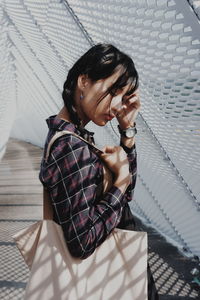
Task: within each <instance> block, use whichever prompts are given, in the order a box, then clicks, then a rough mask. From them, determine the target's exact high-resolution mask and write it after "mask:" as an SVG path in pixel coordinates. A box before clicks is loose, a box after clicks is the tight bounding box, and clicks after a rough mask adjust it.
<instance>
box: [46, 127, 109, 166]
mask: <svg viewBox="0 0 200 300" xmlns="http://www.w3.org/2000/svg"><path fill="white" fill-rule="evenodd" d="M66 134H71V135H73V136H76V137H77V138H79V139H80V140H82V141H84V142H85V143H86V144H88V145H90V146H92V147H93V148H94V149H95V151H96V152H97V153H99V154H101V153H103V151H102V150H101V149H99V148H98V147H96V146H95V145H94V144H92V143H90V142H88V141H87V140H86V139H84V138H82V137H81V136H80V135H78V134H76V133H75V132H72V131H69V130H62V131H57V132H56V133H55V134H54V136H53V137H52V138H51V140H50V142H49V144H48V147H47V151H46V155H45V158H44V159H45V161H46V162H47V160H48V158H49V154H50V151H51V147H52V145H53V143H54V142H55V141H56V140H57V139H58V138H59V137H61V136H63V135H66Z"/></svg>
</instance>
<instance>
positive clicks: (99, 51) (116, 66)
mask: <svg viewBox="0 0 200 300" xmlns="http://www.w3.org/2000/svg"><path fill="white" fill-rule="evenodd" d="M118 70H119V74H120V75H119V77H118V79H117V80H116V82H115V83H114V84H113V85H112V86H111V87H110V88H109V91H107V94H108V93H110V92H113V94H114V93H115V92H116V91H117V90H118V89H120V88H122V87H124V86H125V85H127V84H131V88H130V90H129V92H128V94H132V93H133V92H134V91H135V90H136V89H137V87H138V73H137V71H136V69H135V66H134V63H133V61H132V59H131V58H130V57H129V56H128V55H126V54H124V53H123V52H121V51H120V50H118V49H117V48H116V47H114V46H113V45H110V44H97V45H95V46H93V47H92V48H90V49H89V50H88V51H87V52H86V53H85V54H84V55H83V56H81V57H80V58H79V59H78V60H77V62H76V63H75V64H74V65H73V67H72V68H71V69H70V70H69V73H68V76H67V79H66V81H65V83H64V86H63V93H62V97H63V100H64V104H65V106H66V108H67V109H68V111H69V114H70V117H71V120H72V122H73V123H74V124H76V125H80V120H79V118H78V115H77V112H76V108H75V106H74V92H75V88H76V84H77V80H78V77H79V75H82V74H85V75H87V76H88V78H89V79H90V80H92V81H94V82H95V81H97V80H99V79H105V78H107V77H110V76H111V75H112V74H114V73H115V72H116V71H118ZM105 96H106V95H104V96H103V97H105ZM103 97H102V98H103Z"/></svg>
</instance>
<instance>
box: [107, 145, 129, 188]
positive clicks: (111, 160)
mask: <svg viewBox="0 0 200 300" xmlns="http://www.w3.org/2000/svg"><path fill="white" fill-rule="evenodd" d="M103 151H104V153H103V154H101V159H102V160H103V161H104V162H105V164H106V165H107V167H108V168H109V169H110V170H111V171H112V173H114V175H115V180H114V183H113V185H115V186H117V187H118V188H119V189H120V190H121V191H122V192H125V190H126V188H127V187H128V185H129V184H130V183H131V175H130V172H129V162H128V159H127V154H126V152H125V151H124V150H123V148H122V147H120V146H106V147H104V149H103Z"/></svg>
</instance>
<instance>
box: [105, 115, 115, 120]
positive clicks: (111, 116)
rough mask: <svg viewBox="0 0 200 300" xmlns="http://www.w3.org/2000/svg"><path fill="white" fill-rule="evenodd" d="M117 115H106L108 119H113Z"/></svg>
mask: <svg viewBox="0 0 200 300" xmlns="http://www.w3.org/2000/svg"><path fill="white" fill-rule="evenodd" d="M114 117H115V116H114V115H109V114H107V115H106V120H108V121H111V120H112V119H113V118H114Z"/></svg>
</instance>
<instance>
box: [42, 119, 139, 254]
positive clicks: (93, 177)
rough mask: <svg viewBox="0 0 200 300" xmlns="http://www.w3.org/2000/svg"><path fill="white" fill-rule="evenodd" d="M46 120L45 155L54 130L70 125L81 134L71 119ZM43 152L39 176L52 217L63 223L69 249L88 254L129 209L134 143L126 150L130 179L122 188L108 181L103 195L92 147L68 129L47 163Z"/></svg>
mask: <svg viewBox="0 0 200 300" xmlns="http://www.w3.org/2000/svg"><path fill="white" fill-rule="evenodd" d="M47 124H48V127H49V133H48V136H47V140H46V143H45V148H44V157H45V154H46V150H47V146H48V143H49V141H50V139H51V138H52V136H53V135H54V134H55V132H56V131H62V130H69V131H72V132H75V133H76V134H78V135H81V133H80V131H79V130H78V129H77V128H76V127H75V126H74V125H73V124H72V123H69V122H66V121H63V120H60V119H58V118H55V116H52V117H50V118H49V119H47ZM85 132H86V133H89V132H88V131H87V130H85ZM82 134H83V133H82ZM125 150H127V149H125ZM44 157H43V159H42V162H41V169H40V174H39V178H40V180H41V182H42V184H43V185H44V186H45V187H46V188H47V189H48V192H49V195H50V198H51V200H52V204H53V211H54V221H55V222H57V223H58V224H60V225H61V226H62V229H63V233H64V237H65V239H66V242H67V245H68V249H69V251H70V252H71V254H72V255H73V256H76V257H80V258H86V257H88V256H89V255H90V254H92V252H93V251H94V250H95V249H96V247H97V246H99V245H100V244H101V243H102V242H103V241H104V240H105V239H106V237H107V236H108V235H109V233H110V232H111V231H112V230H113V229H114V228H115V227H117V226H118V227H119V225H120V224H121V225H122V226H121V227H123V220H122V219H123V215H124V208H125V207H126V208H127V207H128V209H129V210H130V208H129V206H128V204H127V202H128V201H130V200H131V199H132V190H133V189H134V187H135V181H136V151H135V147H133V150H132V151H131V153H129V154H127V157H128V160H129V164H130V172H131V174H132V184H131V185H130V186H129V187H128V188H127V190H126V193H125V194H123V193H122V192H121V191H120V190H119V189H118V188H117V187H115V186H112V187H111V188H110V190H109V191H108V192H106V193H105V194H102V192H101V197H100V196H99V192H98V191H99V188H100V187H102V184H103V166H102V162H101V160H100V159H99V157H98V155H97V154H96V153H95V151H94V150H93V149H92V146H90V145H88V144H86V143H85V142H84V141H83V140H81V139H79V138H78V137H75V136H73V135H70V134H69V135H68V134H67V135H64V136H62V137H60V138H58V139H57V140H56V141H55V142H54V144H53V145H52V147H51V151H50V155H49V158H48V161H47V162H45V160H44Z"/></svg>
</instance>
